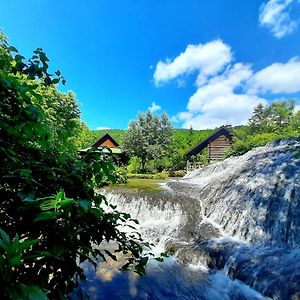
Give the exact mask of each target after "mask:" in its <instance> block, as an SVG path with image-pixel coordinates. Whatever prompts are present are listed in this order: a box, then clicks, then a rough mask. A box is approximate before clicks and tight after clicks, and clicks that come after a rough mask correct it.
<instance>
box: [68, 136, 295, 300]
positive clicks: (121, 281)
mask: <svg viewBox="0 0 300 300" xmlns="http://www.w3.org/2000/svg"><path fill="white" fill-rule="evenodd" d="M299 152H300V142H299V140H283V141H278V142H274V143H272V144H270V145H268V146H266V147H261V148H257V149H254V150H252V151H249V152H248V153H246V154H245V155H243V156H240V157H234V158H230V159H227V160H225V161H223V162H219V163H215V164H213V165H210V166H208V167H205V168H203V169H199V170H195V171H194V172H192V173H190V174H188V175H187V176H185V177H184V178H183V179H180V180H171V181H169V182H168V183H167V186H165V187H164V188H163V190H162V191H160V192H156V193H148V192H143V191H139V192H136V191H135V192H131V191H130V190H126V189H122V188H115V189H113V190H111V189H108V190H106V191H105V192H104V193H105V195H106V197H107V200H108V201H109V203H111V204H115V205H117V206H118V210H120V211H124V212H128V213H130V214H131V216H132V217H133V218H136V219H138V220H139V221H140V225H139V227H138V228H137V229H138V230H139V231H140V233H141V234H142V236H143V238H144V239H145V240H148V241H150V242H152V243H154V244H155V245H156V247H155V249H154V250H156V252H157V253H160V252H162V251H164V250H166V249H167V250H169V251H170V252H172V253H174V256H173V257H175V259H174V258H169V259H167V260H166V261H165V262H164V263H157V262H151V263H150V264H149V266H148V272H147V275H146V276H144V277H142V278H136V277H132V275H130V274H129V275H128V274H127V273H117V274H115V275H114V278H113V279H112V280H111V281H109V283H108V282H107V281H105V280H103V278H102V281H101V280H100V281H99V276H98V277H97V273H98V271H97V272H96V274H95V272H94V271H92V269H91V266H86V274H88V278H90V281H88V282H87V283H85V284H84V285H83V286H84V288H85V289H86V290H89V291H90V292H89V294H90V299H207V300H214V299H265V298H264V297H270V298H271V299H293V300H294V299H300V249H299V246H300V181H299V179H300V159H299ZM98 275H99V274H98ZM100 277H101V276H100ZM95 282H96V283H97V284H95ZM101 282H102V283H103V282H105V284H100V283H101ZM91 291H92V292H91ZM74 299H78V298H76V297H75V298H74Z"/></svg>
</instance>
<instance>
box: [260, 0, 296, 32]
mask: <svg viewBox="0 0 300 300" xmlns="http://www.w3.org/2000/svg"><path fill="white" fill-rule="evenodd" d="M296 2H297V0H270V1H268V2H267V3H264V4H262V6H261V8H260V14H259V22H260V24H261V25H262V26H266V27H268V28H269V29H270V30H271V32H272V33H273V35H274V36H275V37H277V38H282V37H284V36H286V35H288V34H290V33H292V32H293V31H294V30H295V29H296V28H297V26H298V22H296V21H295V20H292V18H291V16H290V13H289V9H290V8H291V7H292V6H293V5H294V4H295V3H296Z"/></svg>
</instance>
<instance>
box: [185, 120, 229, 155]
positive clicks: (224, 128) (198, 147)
mask: <svg viewBox="0 0 300 300" xmlns="http://www.w3.org/2000/svg"><path fill="white" fill-rule="evenodd" d="M221 135H225V136H226V137H227V138H229V139H230V140H232V138H233V136H234V133H233V132H232V128H231V126H226V125H223V126H221V127H220V128H218V129H217V130H216V131H215V132H213V133H212V134H211V135H210V136H208V137H207V138H206V139H204V140H202V141H201V142H200V143H199V144H197V145H196V146H194V147H193V148H191V149H190V150H189V151H187V152H186V153H185V154H184V156H187V157H190V156H193V155H197V154H198V153H199V152H201V151H202V150H203V149H204V148H206V147H207V146H208V144H209V143H210V142H212V141H213V140H215V139H217V138H218V137H219V136H221Z"/></svg>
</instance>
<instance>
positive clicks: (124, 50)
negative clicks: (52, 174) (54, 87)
mask: <svg viewBox="0 0 300 300" xmlns="http://www.w3.org/2000/svg"><path fill="white" fill-rule="evenodd" d="M299 22H300V1H299V0H270V1H260V0H251V1H246V0H244V1H241V0H184V1H177V0H161V1H157V0H127V1H124V0H86V1H79V0H77V1H75V0H73V1H67V0H61V1H51V0H27V1H25V0H24V1H22V0H10V1H1V2H0V27H1V28H2V29H3V31H4V33H5V34H6V35H7V36H8V38H9V40H10V42H11V44H13V45H14V46H16V47H17V48H18V49H19V50H20V52H21V53H22V54H25V55H26V56H29V55H31V52H32V50H34V49H35V48H37V47H41V48H43V49H44V50H45V51H46V53H47V55H48V56H49V58H50V62H51V66H52V68H53V70H56V69H60V70H61V71H62V73H63V75H64V76H65V78H66V79H67V87H66V89H69V90H72V91H74V92H75V94H76V96H77V99H78V100H79V102H80V104H81V111H82V119H83V120H84V121H85V122H86V123H87V124H88V125H89V126H90V127H91V128H92V129H96V128H101V127H106V128H127V125H128V122H129V121H130V120H131V119H134V118H135V117H136V114H137V113H138V112H139V111H145V110H147V109H148V108H149V107H152V109H154V110H155V112H156V113H160V112H162V111H165V112H167V114H168V115H169V116H170V117H171V118H172V120H173V125H174V126H176V127H186V128H189V127H190V126H193V128H199V129H200V128H212V127H215V126H219V125H222V124H224V123H231V124H242V123H245V122H246V120H247V118H248V117H249V115H250V114H251V112H252V109H253V107H254V106H255V105H257V103H259V102H263V103H268V102H269V103H270V102H271V101H273V100H278V99H282V98H293V99H296V100H297V101H298V104H300V58H299V57H300V47H299V45H300V26H298V23H299Z"/></svg>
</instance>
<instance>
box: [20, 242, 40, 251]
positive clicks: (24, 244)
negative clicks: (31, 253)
mask: <svg viewBox="0 0 300 300" xmlns="http://www.w3.org/2000/svg"><path fill="white" fill-rule="evenodd" d="M39 241H40V240H39V239H36V240H28V239H27V240H25V241H24V242H22V243H20V245H19V250H20V251H21V252H22V251H24V250H25V249H28V248H30V247H31V246H33V245H35V244H37V243H38V242H39Z"/></svg>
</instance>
